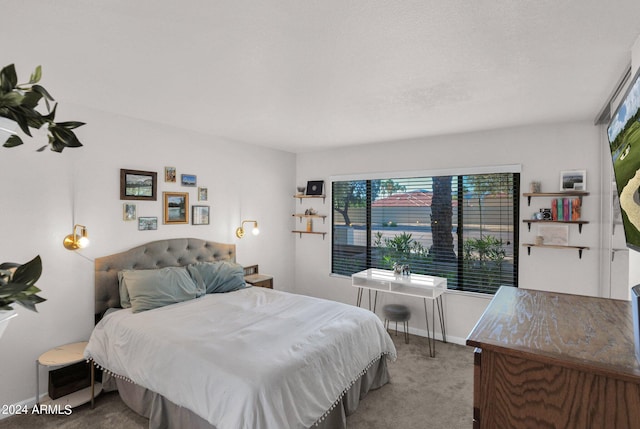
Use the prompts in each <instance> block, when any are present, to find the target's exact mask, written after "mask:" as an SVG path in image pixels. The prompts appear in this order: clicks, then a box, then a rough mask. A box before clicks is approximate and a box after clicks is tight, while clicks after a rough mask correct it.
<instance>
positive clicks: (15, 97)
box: [0, 91, 25, 107]
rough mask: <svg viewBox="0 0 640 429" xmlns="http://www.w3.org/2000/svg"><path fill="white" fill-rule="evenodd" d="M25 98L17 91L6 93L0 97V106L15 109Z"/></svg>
mask: <svg viewBox="0 0 640 429" xmlns="http://www.w3.org/2000/svg"><path fill="white" fill-rule="evenodd" d="M24 98H25V96H24V95H22V94H20V93H19V92H17V91H13V92H8V93H6V94H3V95H0V106H3V107H15V106H19V105H20V104H22V101H23V100H24Z"/></svg>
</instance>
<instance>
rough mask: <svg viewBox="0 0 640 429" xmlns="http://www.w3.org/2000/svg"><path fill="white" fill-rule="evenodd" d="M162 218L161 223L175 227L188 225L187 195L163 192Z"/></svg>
mask: <svg viewBox="0 0 640 429" xmlns="http://www.w3.org/2000/svg"><path fill="white" fill-rule="evenodd" d="M162 196H163V199H164V218H163V223H164V224H168V225H175V224H181V223H189V193H188V192H163V193H162Z"/></svg>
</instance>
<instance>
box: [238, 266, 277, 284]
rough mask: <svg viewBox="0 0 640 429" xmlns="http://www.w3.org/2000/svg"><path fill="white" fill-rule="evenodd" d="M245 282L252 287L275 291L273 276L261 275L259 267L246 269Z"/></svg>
mask: <svg viewBox="0 0 640 429" xmlns="http://www.w3.org/2000/svg"><path fill="white" fill-rule="evenodd" d="M244 281H245V282H247V283H249V284H250V285H251V286H257V287H266V288H268V289H273V276H268V275H265V274H259V273H258V266H257V265H250V266H248V267H244Z"/></svg>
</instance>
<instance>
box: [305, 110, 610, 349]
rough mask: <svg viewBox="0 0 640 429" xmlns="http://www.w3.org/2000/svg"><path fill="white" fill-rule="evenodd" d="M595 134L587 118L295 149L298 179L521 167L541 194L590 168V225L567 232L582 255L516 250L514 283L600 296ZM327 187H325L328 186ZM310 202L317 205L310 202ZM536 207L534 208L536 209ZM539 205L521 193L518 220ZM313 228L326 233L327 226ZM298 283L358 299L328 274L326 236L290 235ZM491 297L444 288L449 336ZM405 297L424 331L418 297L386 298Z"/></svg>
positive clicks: (308, 290) (586, 207)
mask: <svg viewBox="0 0 640 429" xmlns="http://www.w3.org/2000/svg"><path fill="white" fill-rule="evenodd" d="M599 145H600V137H599V131H598V129H597V128H596V127H594V126H593V125H592V124H591V123H588V122H580V123H569V124H546V125H538V126H528V127H520V128H512V129H504V130H496V131H486V132H477V133H470V134H460V135H449V136H442V137H431V138H422V139H414V140H407V141H394V142H387V143H379V144H371V145H366V146H353V147H348V148H341V149H335V150H328V151H322V152H311V153H305V154H299V155H298V157H297V162H296V165H297V179H296V182H297V184H304V183H306V181H307V180H325V182H326V184H327V187H328V188H330V184H329V178H330V176H332V175H341V174H357V173H370V172H384V171H390V172H397V171H403V170H407V171H412V170H421V169H424V170H429V169H441V168H456V167H474V166H492V165H506V164H521V165H522V173H521V192H528V187H529V182H530V181H532V180H537V181H540V182H542V191H543V192H544V191H548V192H553V191H558V190H559V181H560V178H559V176H560V171H561V170H569V169H586V170H587V188H588V189H587V190H588V191H589V192H590V196H588V197H585V198H584V201H583V211H582V213H583V218H584V219H586V220H589V221H590V222H591V223H590V224H587V225H585V226H584V228H583V231H582V234H578V231H577V227H576V226H572V227H571V230H570V241H571V243H572V244H580V245H586V246H589V247H590V248H591V249H590V250H587V251H585V252H584V254H583V256H582V259H579V258H578V252H577V251H573V250H571V251H570V250H564V249H562V250H555V249H532V252H531V255H530V256H527V250H526V249H525V248H522V247H521V248H520V252H519V258H520V265H519V285H520V287H523V288H529V289H541V290H551V291H557V292H565V293H573V294H581V295H592V296H598V295H599V294H600V290H599V285H598V280H597V279H598V278H599V264H598V261H599V247H600V246H599V216H600V208H599V205H600V194H601V192H600V180H599V178H600V152H601V150H600V149H601V148H600V146H599ZM329 190H330V189H328V191H329ZM314 204H315V203H314ZM536 205H537V206H536ZM538 207H549V204H544V203H543V202H542V201H536V202H533V201H532V206H531V207H528V206H527V203H526V199H525V198H521V204H520V211H521V218H523V219H526V218H528V217H530V215H531V213H532V212H533V211H537V209H538ZM314 208H316V209H317V210H318V211H319V212H321V213H324V214H330V208H331V203H330V198H327V201H326V203H325V204H324V205H321V204H319V205H317V207H316V206H314ZM318 230H324V231H327V232H330V230H331V228H330V220H329V218H328V219H327V225H320V226H318ZM519 232H520V242H521V243H524V242H531V241H532V240H533V238H534V236H535V227H533V226H532V231H531V232H528V231H527V226H526V224H524V223H522V222H519ZM295 261H296V262H295V280H296V281H295V285H296V291H297V292H299V293H304V294H309V295H314V296H319V297H324V298H330V299H334V300H337V301H342V302H346V303H355V297H356V290H355V289H354V288H352V287H351V281H350V279H348V278H340V277H335V276H330V275H329V274H330V271H331V238H330V235H327V238H326V239H325V240H322V238H320V237H318V236H303V237H302V238H301V239H300V238H296V240H295ZM490 298H491V297H490V296H483V295H479V294H464V295H463V294H460V293H455V292H452V293H449V294H447V296H446V297H445V307H446V313H447V335H448V336H450V339H451V340H454V341H459V342H462V341H464V339H465V338H466V336H467V335H468V334H469V332H470V331H471V329H472V328H473V326H474V325H475V323H476V322H477V320H478V319H479V317H480V315H481V314H482V312H483V311H484V309H485V308H486V305H487V304H488V302H489V300H490ZM391 299H393V300H395V301H398V302H400V301H402V302H403V303H405V304H407V305H409V306H410V307H411V310H412V314H413V317H412V322H411V327H412V329H413V330H414V332H417V333H424V330H425V328H426V326H425V320H424V309H423V307H421V306H422V303H421V302H418V301H417V300H413V301H412V300H411V299H406V300H403V299H400V298H398V297H395V296H394V297H389V296H387V297H384V298H383V302H382V303H380V302H379V303H378V309H380V308H381V306H382V305H383V304H384V302H385V301H384V300H387V301H389V300H391Z"/></svg>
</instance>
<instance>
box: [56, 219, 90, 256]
mask: <svg viewBox="0 0 640 429" xmlns="http://www.w3.org/2000/svg"><path fill="white" fill-rule="evenodd" d="M62 245H63V246H64V248H65V249H67V250H78V249H84V248H85V247H87V246H88V245H89V234H88V233H87V227H86V226H84V225H78V224H76V225H73V233H72V234H69V235H67V236H66V237H65V238H64V241H63V242H62Z"/></svg>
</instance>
